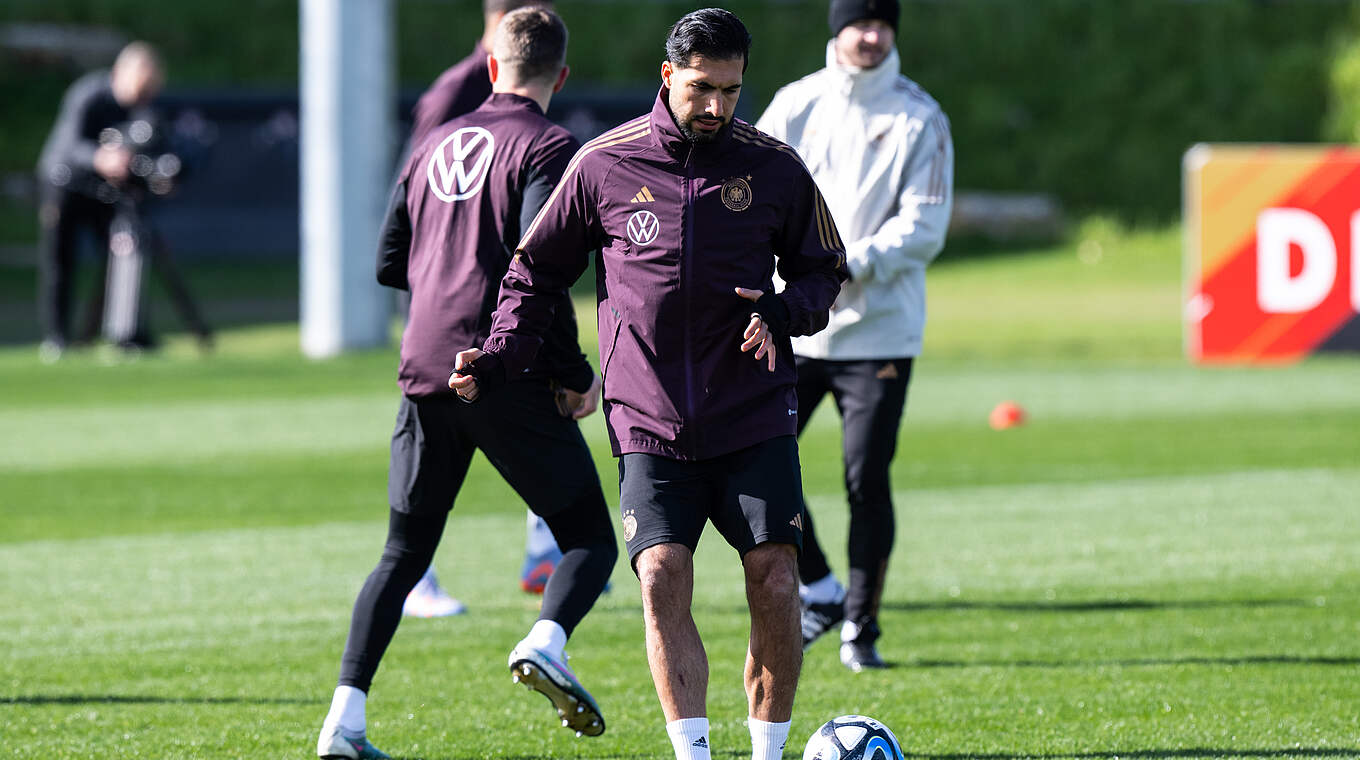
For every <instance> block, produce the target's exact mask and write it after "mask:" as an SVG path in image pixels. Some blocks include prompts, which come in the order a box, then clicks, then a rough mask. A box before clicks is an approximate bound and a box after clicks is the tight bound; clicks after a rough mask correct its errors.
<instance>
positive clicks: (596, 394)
mask: <svg viewBox="0 0 1360 760" xmlns="http://www.w3.org/2000/svg"><path fill="white" fill-rule="evenodd" d="M600 385H601V381H600V376H599V375H596V376H595V378H594V379H593V380H591V381H590V387H589V388H587V389H586V392H585V393H577V392H576V391H574V390H572V389H570V388H563V389H562V392H563V393H565V394H566V396H567V409H569V410H571V418H572V419H573V420H579V419H584V418H586V417H589V416H590V415H592V414H594V413H595V410H596V409H597V408H599V406H600Z"/></svg>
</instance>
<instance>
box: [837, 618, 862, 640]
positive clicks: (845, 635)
mask: <svg viewBox="0 0 1360 760" xmlns="http://www.w3.org/2000/svg"><path fill="white" fill-rule="evenodd" d="M859 631H860V627H859V626H858V625H856V624H854V623H852V622H850V621H849V620H847V621H845V622H844V623H841V643H845V642H847V641H854V640H855V639H857V638H859Z"/></svg>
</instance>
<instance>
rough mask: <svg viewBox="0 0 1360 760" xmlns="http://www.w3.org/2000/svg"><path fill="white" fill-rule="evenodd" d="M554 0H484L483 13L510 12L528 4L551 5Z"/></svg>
mask: <svg viewBox="0 0 1360 760" xmlns="http://www.w3.org/2000/svg"><path fill="white" fill-rule="evenodd" d="M552 4H553V3H552V0H482V13H485V14H487V15H488V16H489V15H491V14H492V13H509V12H510V11H513V10H516V9H518V8H523V7H524V6H526V5H547V6H551V5H552Z"/></svg>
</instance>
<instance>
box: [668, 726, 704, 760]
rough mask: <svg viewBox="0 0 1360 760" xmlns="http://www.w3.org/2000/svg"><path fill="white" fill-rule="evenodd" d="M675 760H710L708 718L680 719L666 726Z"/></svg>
mask: <svg viewBox="0 0 1360 760" xmlns="http://www.w3.org/2000/svg"><path fill="white" fill-rule="evenodd" d="M666 733H667V734H669V735H670V737H671V746H672V747H674V748H675V760H710V756H709V754H708V718H681V719H680V720H673V721H671V722H670V723H667V724H666Z"/></svg>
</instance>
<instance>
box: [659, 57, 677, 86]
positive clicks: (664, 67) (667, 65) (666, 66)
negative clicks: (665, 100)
mask: <svg viewBox="0 0 1360 760" xmlns="http://www.w3.org/2000/svg"><path fill="white" fill-rule="evenodd" d="M674 73H675V67H674V66H672V65H671V62H670V61H662V62H661V84H663V85H665V86H666V89H670V86H671V75H672V74H674Z"/></svg>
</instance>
